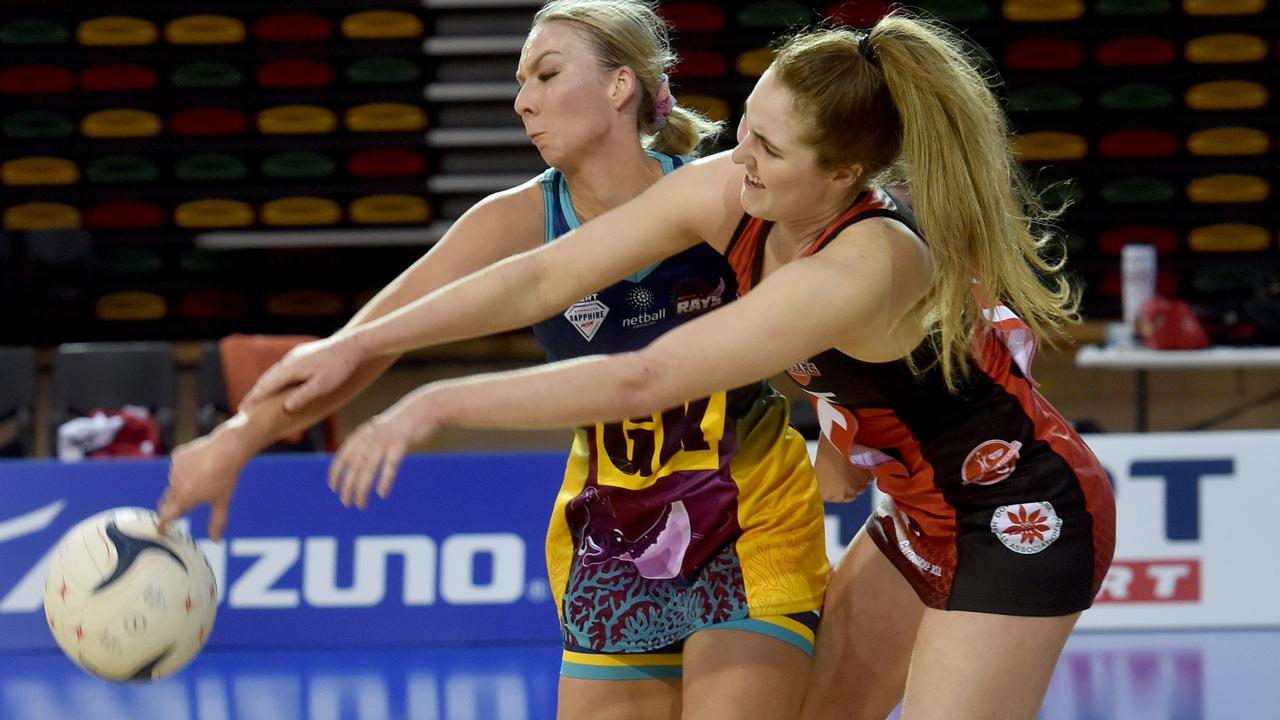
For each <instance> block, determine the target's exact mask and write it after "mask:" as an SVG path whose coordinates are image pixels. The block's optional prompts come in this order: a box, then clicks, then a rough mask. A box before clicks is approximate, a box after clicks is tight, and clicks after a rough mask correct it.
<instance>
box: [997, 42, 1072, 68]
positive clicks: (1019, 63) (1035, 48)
mask: <svg viewBox="0 0 1280 720" xmlns="http://www.w3.org/2000/svg"><path fill="white" fill-rule="evenodd" d="M1004 64H1005V65H1006V66H1007V67H1008V68H1009V69H1010V70H1070V69H1072V68H1078V67H1080V66H1081V65H1083V64H1084V46H1083V45H1081V44H1080V43H1078V42H1073V41H1071V40H1060V39H1058V38H1032V39H1029V40H1019V41H1017V42H1014V43H1010V44H1009V47H1007V48H1005V51H1004Z"/></svg>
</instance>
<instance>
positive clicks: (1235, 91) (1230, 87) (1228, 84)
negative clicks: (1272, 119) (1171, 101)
mask: <svg viewBox="0 0 1280 720" xmlns="http://www.w3.org/2000/svg"><path fill="white" fill-rule="evenodd" d="M1184 97H1185V100H1186V103H1187V107H1189V108H1191V109H1193V110H1257V109H1259V108H1262V107H1265V106H1266V104H1267V102H1268V100H1269V99H1270V93H1269V92H1268V91H1267V86H1266V85H1263V84H1262V83H1259V82H1253V81H1252V80H1211V81H1209V82H1202V83H1197V84H1195V85H1192V86H1191V87H1189V88H1187V92H1186V94H1185V96H1184Z"/></svg>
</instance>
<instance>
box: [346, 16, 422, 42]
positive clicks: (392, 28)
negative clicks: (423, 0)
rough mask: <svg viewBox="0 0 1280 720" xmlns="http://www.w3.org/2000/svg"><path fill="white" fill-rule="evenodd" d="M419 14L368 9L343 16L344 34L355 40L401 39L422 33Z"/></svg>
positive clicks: (414, 36)
mask: <svg viewBox="0 0 1280 720" xmlns="http://www.w3.org/2000/svg"><path fill="white" fill-rule="evenodd" d="M422 30H423V28H422V20H420V19H418V16H417V15H411V14H409V13H407V12H399V11H397V10H366V11H364V12H358V13H355V14H354V15H348V16H346V17H344V18H342V34H343V35H346V36H347V37H349V38H351V39H353V40H400V39H408V38H416V37H418V36H420V35H422Z"/></svg>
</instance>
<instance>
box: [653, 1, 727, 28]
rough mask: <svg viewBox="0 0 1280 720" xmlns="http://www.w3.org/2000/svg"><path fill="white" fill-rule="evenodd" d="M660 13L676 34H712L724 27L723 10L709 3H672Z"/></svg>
mask: <svg viewBox="0 0 1280 720" xmlns="http://www.w3.org/2000/svg"><path fill="white" fill-rule="evenodd" d="M661 13H662V17H663V18H664V19H665V20H666V21H667V22H668V23H670V24H671V27H672V29H674V30H676V31H677V32H713V31H715V30H719V29H720V28H723V27H724V10H723V9H722V8H720V6H718V5H713V4H711V3H672V4H669V5H666V6H664V7H663V8H662V9H661Z"/></svg>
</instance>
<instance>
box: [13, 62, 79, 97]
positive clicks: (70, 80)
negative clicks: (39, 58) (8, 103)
mask: <svg viewBox="0 0 1280 720" xmlns="http://www.w3.org/2000/svg"><path fill="white" fill-rule="evenodd" d="M75 86H76V76H75V74H74V73H72V72H71V71H70V70H68V69H66V68H64V67H61V66H58V65H11V66H9V67H7V68H3V69H0V93H3V94H5V95H59V94H62V93H69V92H71V91H72V90H74V89H75Z"/></svg>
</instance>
